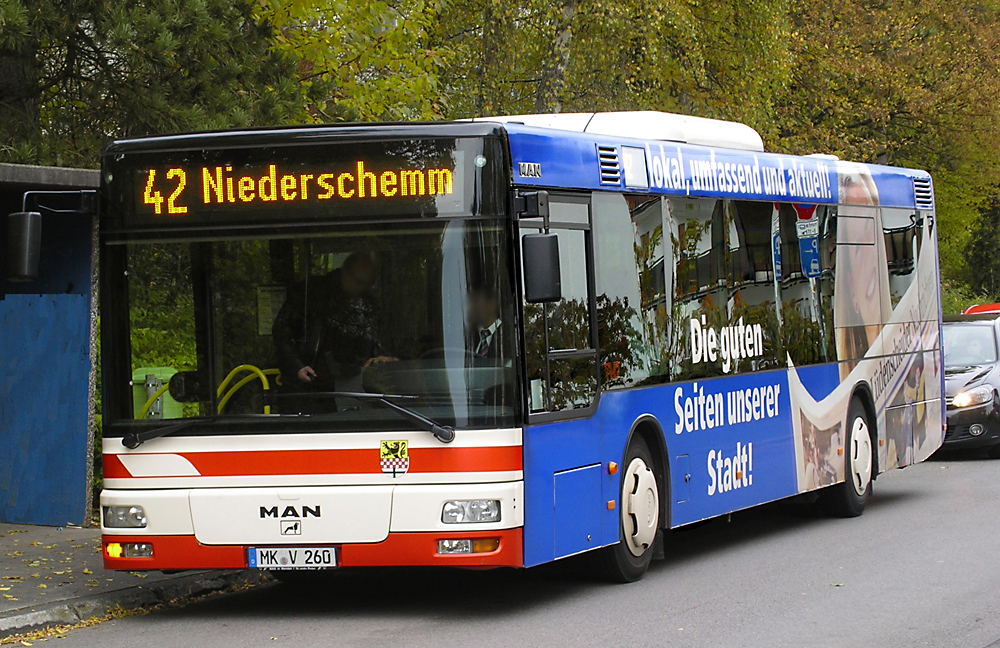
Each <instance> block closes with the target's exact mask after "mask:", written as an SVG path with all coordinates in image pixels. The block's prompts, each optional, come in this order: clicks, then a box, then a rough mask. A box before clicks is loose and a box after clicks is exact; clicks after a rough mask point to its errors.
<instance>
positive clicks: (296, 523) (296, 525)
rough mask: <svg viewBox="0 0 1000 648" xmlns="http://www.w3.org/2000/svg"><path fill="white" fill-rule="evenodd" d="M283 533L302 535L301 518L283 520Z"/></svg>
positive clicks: (284, 534)
mask: <svg viewBox="0 0 1000 648" xmlns="http://www.w3.org/2000/svg"><path fill="white" fill-rule="evenodd" d="M281 535H283V536H286V535H302V522H301V520H282V521H281Z"/></svg>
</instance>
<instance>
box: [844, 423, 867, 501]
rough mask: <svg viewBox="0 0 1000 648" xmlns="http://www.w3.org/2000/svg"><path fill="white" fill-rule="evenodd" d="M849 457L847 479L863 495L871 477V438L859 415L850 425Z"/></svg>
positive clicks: (865, 424)
mask: <svg viewBox="0 0 1000 648" xmlns="http://www.w3.org/2000/svg"><path fill="white" fill-rule="evenodd" d="M849 458H850V465H849V467H848V470H849V472H850V474H849V475H848V479H850V480H851V482H852V483H853V484H854V490H855V492H856V493H857V494H858V495H864V494H865V491H867V490H868V483H869V482H871V479H872V438H871V435H870V434H869V433H868V424H867V423H865V420H864V419H863V418H861V417H858V418H856V419H854V425H853V426H851V447H850V453H849Z"/></svg>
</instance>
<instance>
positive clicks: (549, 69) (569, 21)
mask: <svg viewBox="0 0 1000 648" xmlns="http://www.w3.org/2000/svg"><path fill="white" fill-rule="evenodd" d="M577 4H579V0H563V1H562V2H560V3H559V4H558V10H557V12H556V22H555V40H553V42H552V51H551V53H550V54H549V60H548V61H546V65H545V67H544V69H543V70H542V78H541V80H540V81H539V83H538V92H537V94H536V95H535V112H539V113H550V112H551V113H558V112H562V91H563V88H564V87H565V86H566V68H567V67H568V66H569V52H570V44H571V43H572V40H573V18H574V16H576V7H577Z"/></svg>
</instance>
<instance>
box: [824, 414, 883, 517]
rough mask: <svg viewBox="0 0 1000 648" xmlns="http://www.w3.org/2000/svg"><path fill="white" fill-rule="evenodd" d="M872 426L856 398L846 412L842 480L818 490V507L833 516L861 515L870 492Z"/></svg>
mask: <svg viewBox="0 0 1000 648" xmlns="http://www.w3.org/2000/svg"><path fill="white" fill-rule="evenodd" d="M871 432H872V425H871V422H870V421H869V420H868V413H867V412H866V411H865V407H864V405H862V404H861V401H860V400H859V399H858V398H854V399H852V400H851V406H850V408H849V409H848V410H847V439H846V440H845V443H844V447H845V450H846V452H844V473H845V475H844V481H843V483H840V484H837V485H835V486H830V487H828V488H824V489H823V490H822V491H820V493H819V496H820V504H821V505H822V506H823V509H824V510H825V511H826V513H827V514H828V515H831V516H833V517H857V516H859V515H861V514H862V513H864V512H865V505H866V504H867V503H868V498H869V497H871V493H872V468H873V467H874V464H875V461H874V454H873V452H872V448H873V446H872V434H871Z"/></svg>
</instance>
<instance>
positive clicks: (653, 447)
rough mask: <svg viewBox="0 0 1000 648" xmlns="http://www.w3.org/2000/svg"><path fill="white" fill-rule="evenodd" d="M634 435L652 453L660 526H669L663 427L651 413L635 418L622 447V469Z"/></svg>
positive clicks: (668, 465) (668, 469)
mask: <svg viewBox="0 0 1000 648" xmlns="http://www.w3.org/2000/svg"><path fill="white" fill-rule="evenodd" d="M636 436H639V437H641V438H642V440H643V441H645V442H646V445H647V446H649V450H650V451H651V452H652V453H653V461H655V462H656V466H655V468H656V474H657V477H658V482H659V483H658V484H657V486H658V487H659V489H660V493H661V495H660V528H661V529H669V528H670V502H671V501H672V500H671V495H670V460H669V458H668V457H669V455H668V454H667V442H666V439H665V438H664V436H663V427H662V426H661V425H660V422H659V421H657V420H656V417H654V416H653V415H652V414H643V415H642V416H640V417H639V418H637V419H636V420H635V421H634V422H633V423H632V427H631V429H630V430H629V433H628V438H627V439H626V440H625V447H624V448H622V461H621V464H620V465H621V466H622V469H624V468H625V466H624V462H625V455H626V454H627V453H628V447H629V445H631V443H632V439H633V438H635V437H636Z"/></svg>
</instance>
